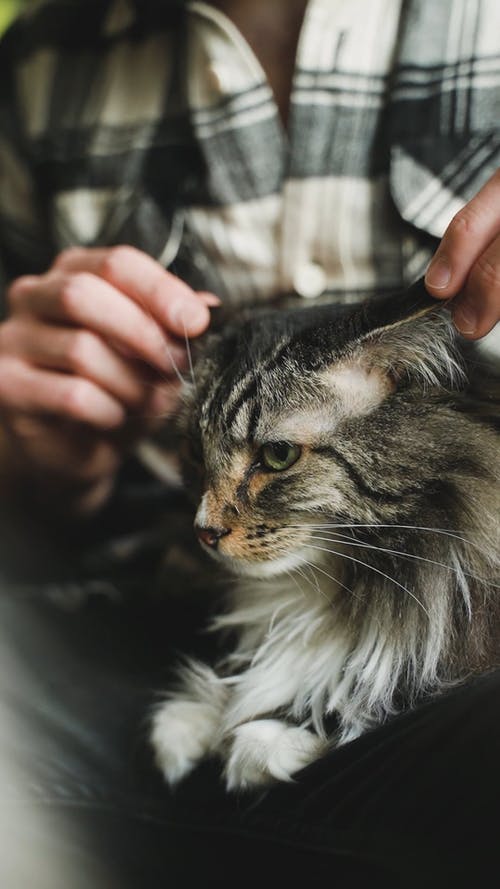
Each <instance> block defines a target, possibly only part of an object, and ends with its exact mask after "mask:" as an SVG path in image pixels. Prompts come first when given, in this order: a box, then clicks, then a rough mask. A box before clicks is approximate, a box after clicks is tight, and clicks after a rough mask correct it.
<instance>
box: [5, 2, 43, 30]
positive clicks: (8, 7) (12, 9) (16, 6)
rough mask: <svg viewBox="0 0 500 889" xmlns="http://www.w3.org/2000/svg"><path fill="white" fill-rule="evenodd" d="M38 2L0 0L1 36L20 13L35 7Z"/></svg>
mask: <svg viewBox="0 0 500 889" xmlns="http://www.w3.org/2000/svg"><path fill="white" fill-rule="evenodd" d="M36 2H37V0H0V34H3V32H4V31H5V29H6V28H7V27H8V25H10V23H11V21H12V19H13V18H15V16H16V15H17V14H18V13H19V12H21V11H22V10H23V9H26V8H27V7H28V6H34V5H35V3H36Z"/></svg>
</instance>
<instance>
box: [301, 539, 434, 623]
mask: <svg viewBox="0 0 500 889" xmlns="http://www.w3.org/2000/svg"><path fill="white" fill-rule="evenodd" d="M303 545H304V546H307V547H308V548H309V549H316V550H320V551H321V552H324V553H329V554H330V555H332V556H339V557H340V558H342V559H348V560H349V561H351V562H355V563H356V564H357V565H363V566H364V567H365V568H369V569H370V570H371V571H375V572H376V574H380V575H381V577H385V578H386V580H389V581H390V582H391V583H394V584H395V585H396V586H398V587H400V589H402V590H404V591H405V593H408V595H409V596H411V598H412V599H414V600H415V602H416V603H417V604H418V605H420V608H421V609H422V611H423V612H424V614H426V615H427V617H428V619H429V620H430V619H431V616H430V614H429V612H428V611H427V608H426V607H425V605H424V604H423V602H421V601H420V599H419V598H418V596H416V595H415V593H413V592H412V591H411V590H409V589H408V587H405V586H404V584H402V583H399V581H398V580H396V579H395V578H394V577H391V575H390V574H386V573H385V572H384V571H381V570H380V568H375V566H374V565H370V563H369V562H362V561H361V560H360V559H355V558H354V556H350V555H348V554H347V553H339V552H338V551H337V550H333V549H328V548H327V547H325V546H314V545H313V544H312V543H306V544H303Z"/></svg>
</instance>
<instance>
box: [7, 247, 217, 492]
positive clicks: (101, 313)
mask: <svg viewBox="0 0 500 889" xmlns="http://www.w3.org/2000/svg"><path fill="white" fill-rule="evenodd" d="M7 301H8V306H9V316H8V318H7V320H6V321H4V322H3V323H2V324H0V415H1V417H2V420H3V425H4V427H5V428H6V430H7V432H8V433H9V437H10V439H11V441H12V442H13V443H14V445H15V450H16V453H17V455H18V456H20V457H21V458H22V460H23V461H24V463H25V465H26V467H27V468H28V469H32V470H33V471H34V473H35V474H37V475H38V477H41V476H43V477H44V478H46V479H47V480H48V481H53V482H57V481H59V482H61V483H63V486H64V485H67V486H71V485H73V486H74V487H75V488H77V489H78V490H81V491H83V492H84V494H85V496H84V499H85V502H86V503H88V504H89V505H97V503H98V502H102V500H103V499H104V497H105V496H106V494H107V492H108V491H109V489H110V486H111V484H112V481H113V477H114V474H115V472H116V469H117V468H118V466H119V464H120V462H121V460H122V458H123V454H124V452H125V451H126V450H127V449H128V448H130V446H131V443H133V441H134V440H137V438H138V437H140V436H141V435H143V434H144V432H145V430H146V429H147V428H148V427H150V425H151V423H152V422H154V420H155V419H156V420H158V418H159V417H160V416H165V415H166V414H167V413H169V412H171V411H172V410H174V409H175V405H176V400H177V390H178V388H179V381H178V379H177V376H178V370H179V369H180V370H181V371H182V370H184V369H185V368H186V362H187V357H186V346H185V339H186V338H188V337H194V336H197V335H199V334H200V333H202V332H203V331H204V330H205V329H206V328H207V326H208V324H209V321H210V315H209V309H208V306H209V305H214V304H217V302H218V300H217V298H216V297H214V296H213V295H211V294H196V293H195V292H194V291H193V290H191V288H190V287H188V286H187V285H186V284H184V283H183V282H182V281H181V280H179V279H178V278H176V277H175V276H174V275H171V274H170V273H169V272H166V271H165V270H164V269H163V268H162V266H160V265H159V264H158V263H157V262H155V261H154V260H153V259H151V257H149V256H147V255H146V254H144V253H142V252H140V251H139V250H136V249H134V248H132V247H125V246H124V247H112V248H103V249H101V248H98V249H85V248H73V249H70V250H67V251H64V252H63V253H61V254H60V255H59V256H58V257H57V259H56V260H55V262H54V264H53V265H52V266H51V268H50V269H49V270H48V272H47V273H46V274H44V275H40V276H29V277H28V276H26V277H22V278H18V279H17V280H16V281H14V283H13V284H12V285H11V287H10V288H9V290H8V292H7Z"/></svg>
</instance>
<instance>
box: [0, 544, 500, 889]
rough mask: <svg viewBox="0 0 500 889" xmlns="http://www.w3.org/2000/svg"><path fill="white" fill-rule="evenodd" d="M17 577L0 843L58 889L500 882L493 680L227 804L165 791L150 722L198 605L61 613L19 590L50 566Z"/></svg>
mask: <svg viewBox="0 0 500 889" xmlns="http://www.w3.org/2000/svg"><path fill="white" fill-rule="evenodd" d="M28 539H29V538H28V537H27V538H25V545H26V540H28ZM5 540H6V538H5V536H4V538H3V544H4V557H5V559H6V560H7V562H8V556H9V553H7V552H6V549H5V546H6V544H5ZM11 549H12V548H11ZM44 559H45V563H47V562H48V563H50V558H48V559H47V558H46V553H45V555H44ZM21 561H22V560H21ZM70 561H71V559H70ZM18 562H19V560H18ZM42 569H43V570H42ZM16 570H17V576H16V577H15V578H14V580H12V576H10V577H6V578H5V581H4V590H3V594H2V596H1V597H0V642H1V650H2V651H7V652H8V654H9V657H8V661H9V668H8V670H7V672H5V671H4V672H3V674H2V676H3V679H2V682H1V684H0V692H1V699H0V705H1V707H2V711H3V712H4V714H5V715H6V717H7V719H11V720H12V725H13V733H12V737H11V738H10V740H9V742H8V743H7V742H5V743H4V744H3V749H0V755H1V756H3V758H4V760H7V764H8V763H9V762H10V761H12V762H20V763H21V768H19V769H17V770H16V773H15V776H14V777H13V778H12V781H9V780H7V781H6V779H5V778H4V777H3V778H2V776H3V775H4V773H5V770H3V771H2V770H1V768H0V781H2V780H3V785H4V786H3V788H0V817H1V818H2V825H4V826H3V827H2V831H3V841H4V844H7V846H9V845H12V847H15V846H16V844H17V846H18V847H19V848H21V849H22V850H23V855H24V854H26V855H29V854H30V849H32V850H34V851H33V854H34V855H35V857H36V856H39V857H40V859H41V857H43V858H44V860H45V859H46V860H50V861H53V862H54V863H55V867H56V870H57V868H58V866H59V862H61V873H63V870H64V874H65V876H64V879H62V878H61V887H62V886H64V889H76V887H78V889H80V887H82V889H85V887H87V886H88V887H89V889H101V887H102V889H163V887H167V886H168V887H174V889H184V887H186V889H191V887H193V889H194V887H196V889H197V887H198V886H200V885H203V886H211V885H214V886H215V885H217V886H226V885H227V886H234V887H236V886H240V885H241V886H245V885H248V883H249V881H250V879H252V880H253V881H254V882H256V884H257V885H258V886H263V887H266V886H273V887H274V886H275V885H276V880H279V885H286V881H287V880H288V882H289V884H290V886H295V885H300V884H299V880H300V881H301V882H302V881H303V880H307V881H308V884H310V885H315V881H317V880H318V879H319V878H321V880H322V885H328V886H330V885H331V886H335V887H341V889H349V887H363V889H365V887H379V886H380V887H383V889H390V887H419V889H420V887H423V886H436V887H440V889H447V887H455V886H464V887H465V886H474V887H476V886H477V887H481V889H483V887H488V886H492V887H496V886H498V884H499V880H500V876H499V874H500V829H499V828H500V824H499V815H498V810H499V800H500V672H492V673H490V674H489V675H485V676H483V677H480V678H478V679H475V680H473V681H470V682H468V683H467V684H465V685H463V686H462V687H459V688H456V689H454V690H452V691H450V692H449V693H447V694H445V695H442V696H441V697H439V698H437V699H436V700H434V701H430V702H427V703H425V704H424V705H422V706H420V707H419V708H418V709H416V710H414V711H413V712H410V713H407V714H404V715H402V716H399V717H397V718H395V719H393V720H392V721H391V722H389V723H387V724H386V725H384V726H382V727H380V728H378V729H376V730H374V731H372V732H370V733H368V734H366V735H365V736H363V737H361V738H359V739H358V740H356V741H354V742H352V743H350V744H347V745H345V746H343V747H341V748H339V749H337V750H332V751H331V753H330V754H328V755H327V756H325V757H323V758H322V759H321V760H320V761H318V762H316V763H314V764H312V765H311V766H309V767H308V768H306V769H305V770H303V772H302V773H300V774H299V775H298V776H297V780H296V781H295V782H293V783H289V784H277V785H276V786H274V787H272V788H270V789H268V790H266V791H265V792H262V791H261V792H255V793H251V794H250V793H249V794H239V795H236V794H227V793H226V791H225V789H224V786H223V784H222V782H221V779H220V766H219V764H218V763H217V762H205V763H203V764H202V765H201V766H200V767H199V768H198V769H197V770H196V771H195V772H194V773H193V774H192V775H191V776H190V777H188V778H187V779H186V780H185V781H184V782H183V783H182V784H181V785H180V786H179V787H178V788H177V789H176V791H175V792H173V793H172V792H170V791H169V789H168V788H167V786H166V785H165V784H164V782H163V780H162V777H161V775H160V774H159V773H158V771H157V770H156V768H155V766H154V764H153V762H152V756H151V751H150V748H149V745H148V740H147V736H148V713H149V712H150V709H151V706H152V705H153V704H154V702H155V700H157V698H158V694H159V693H160V692H161V690H162V689H164V688H166V687H168V684H169V681H170V679H169V672H170V668H171V665H172V663H173V662H174V661H175V659H176V657H177V652H184V651H195V652H196V653H198V654H199V653H201V654H203V653H206V654H207V656H208V655H209V654H210V647H211V645H212V641H211V640H210V639H209V638H207V637H206V636H205V635H204V634H203V633H202V632H201V629H200V628H201V627H202V625H203V621H204V614H203V611H204V606H203V607H201V608H199V607H198V605H195V604H194V601H195V600H191V599H187V598H184V597H180V598H175V597H173V598H172V597H169V596H167V597H154V596H147V595H146V594H145V593H144V595H142V596H141V594H140V591H138V592H136V593H135V594H134V595H132V596H128V597H127V596H125V597H122V598H121V599H117V600H116V601H115V600H114V598H113V595H112V594H111V595H108V594H109V593H110V590H112V587H106V584H104V585H101V587H99V584H97V585H96V584H95V582H93V586H92V583H91V584H90V586H89V585H87V595H86V596H83V597H82V598H81V599H80V598H79V596H78V595H75V596H74V597H73V599H72V598H71V595H68V591H69V593H71V590H72V585H71V583H70V582H69V581H68V576H67V577H66V580H65V587H64V589H65V596H64V597H63V607H61V604H57V602H55V600H57V599H58V598H59V593H60V587H58V586H57V585H56V584H54V582H52V581H47V580H45V581H44V582H43V583H38V582H34V579H33V571H34V572H35V575H36V576H38V574H37V572H38V573H43V572H45V574H46V575H47V564H44V566H42V568H39V567H38V568H36V566H35V568H33V566H32V568H31V569H30V570H31V577H28V579H27V578H26V571H24V576H23V571H21V573H19V565H18V566H17V569H16ZM140 570H142V569H140ZM127 571H128V569H127ZM127 571H126V572H125V574H127ZM15 573H16V572H15V571H14V574H15ZM48 573H49V574H50V571H49V572H48ZM11 574H12V572H11ZM29 574H30V572H29V571H28V575H29ZM4 577H5V575H4ZM123 579H124V578H123V577H122V580H123ZM144 583H145V584H146V581H144ZM63 586H64V585H63ZM75 589H76V590H78V588H77V587H75ZM89 590H90V593H89ZM103 593H105V595H103ZM196 601H198V600H196ZM0 766H1V762H0ZM7 771H8V769H7ZM7 785H8V786H7ZM33 812H35V814H36V818H35V823H34V825H33V824H31V825H30V830H29V833H28V834H26V831H27V828H26V823H27V822H26V816H27V815H29V814H30V813H33ZM5 824H7V827H5ZM21 857H22V856H21ZM35 864H36V862H35ZM20 866H21V865H20ZM35 872H36V867H35ZM68 872H69V873H70V877H69V879H68V876H67V874H68ZM0 876H1V863H0ZM1 885H2V887H3V886H5V889H18V886H19V887H20V889H45V885H46V884H45V883H43V882H40V884H38V883H37V882H36V880H33V878H31V879H30V881H25V882H24V883H23V881H22V879H21V880H20V881H18V882H16V881H15V880H14V881H12V880H11V882H10V883H9V882H8V881H6V880H5V879H3V880H1ZM49 889H59V885H58V884H57V881H56V880H53V881H52V883H51V884H50V886H49Z"/></svg>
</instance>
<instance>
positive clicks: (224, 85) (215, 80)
mask: <svg viewBox="0 0 500 889" xmlns="http://www.w3.org/2000/svg"><path fill="white" fill-rule="evenodd" d="M207 78H208V82H209V84H210V86H211V88H212V89H213V90H214V92H216V93H230V92H231V89H232V81H233V77H232V72H231V68H230V67H229V65H226V64H225V63H224V62H212V64H211V65H209V66H208V69H207Z"/></svg>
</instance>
